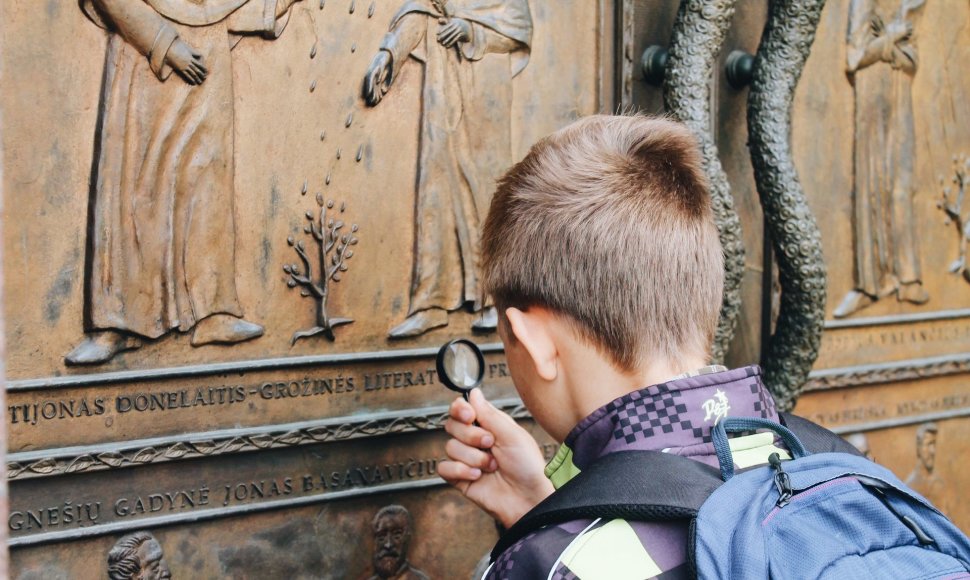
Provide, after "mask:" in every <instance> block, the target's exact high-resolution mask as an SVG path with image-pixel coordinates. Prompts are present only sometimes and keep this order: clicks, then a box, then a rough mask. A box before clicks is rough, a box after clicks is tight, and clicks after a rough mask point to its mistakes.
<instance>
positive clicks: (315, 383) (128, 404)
mask: <svg viewBox="0 0 970 580" xmlns="http://www.w3.org/2000/svg"><path fill="white" fill-rule="evenodd" d="M490 366H491V367H494V368H493V369H490V376H497V377H505V376H508V373H507V369H506V366H505V363H496V364H492V365H490ZM437 384H438V377H437V371H436V370H435V369H434V368H427V369H423V370H388V371H385V372H372V373H367V372H363V373H357V374H349V375H344V374H343V373H340V374H336V375H317V376H310V375H303V376H300V377H293V378H289V377H287V378H281V379H278V380H275V381H262V382H256V383H244V384H236V385H219V386H207V387H191V388H182V389H177V390H172V391H162V392H147V391H142V392H139V391H135V392H132V393H124V394H120V395H117V396H115V397H113V398H111V399H108V398H105V397H102V396H92V397H80V398H66V399H60V398H51V399H47V400H41V401H34V402H31V403H24V404H12V405H8V406H7V418H8V421H9V424H11V425H16V424H26V425H31V426H33V425H38V424H40V423H44V422H47V421H56V420H69V419H78V418H84V417H95V416H100V415H104V414H105V413H106V412H108V411H113V412H114V414H116V415H126V414H137V413H146V412H147V413H153V412H163V411H177V410H180V409H193V408H197V407H211V406H228V405H235V404H238V403H245V402H247V401H248V402H250V403H252V402H253V401H275V400H282V399H298V398H307V397H323V396H330V395H345V394H351V393H355V392H358V391H365V392H371V391H374V392H376V391H383V390H389V389H402V388H410V387H426V386H436V385H437Z"/></svg>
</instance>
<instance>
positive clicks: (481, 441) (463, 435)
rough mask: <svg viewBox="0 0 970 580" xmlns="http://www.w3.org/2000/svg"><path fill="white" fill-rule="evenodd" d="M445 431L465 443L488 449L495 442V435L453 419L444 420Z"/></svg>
mask: <svg viewBox="0 0 970 580" xmlns="http://www.w3.org/2000/svg"><path fill="white" fill-rule="evenodd" d="M445 431H446V432H447V433H448V434H449V435H451V436H452V437H454V438H455V439H457V440H459V441H461V442H462V443H464V444H465V445H470V446H472V447H478V448H479V449H488V448H489V447H491V446H492V445H494V444H495V436H494V435H492V434H491V433H489V432H488V431H486V430H485V429H482V428H481V427H476V426H474V425H469V424H467V423H463V422H461V421H455V420H454V419H448V420H447V421H445Z"/></svg>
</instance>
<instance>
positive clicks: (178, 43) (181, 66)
mask: <svg viewBox="0 0 970 580" xmlns="http://www.w3.org/2000/svg"><path fill="white" fill-rule="evenodd" d="M165 60H166V61H167V62H168V64H169V65H170V66H171V67H172V68H174V69H175V71H176V72H177V73H179V76H181V77H182V78H183V79H185V82H187V83H189V84H190V85H201V84H202V82H203V81H204V80H205V77H206V75H208V74H209V71H208V70H207V69H206V68H205V64H204V63H203V62H202V54H201V53H200V52H199V51H197V50H195V49H194V48H192V47H191V46H189V45H188V44H186V43H185V42H184V41H182V39H181V38H176V39H175V42H174V43H172V46H171V47H170V48H169V49H168V54H166V55H165Z"/></svg>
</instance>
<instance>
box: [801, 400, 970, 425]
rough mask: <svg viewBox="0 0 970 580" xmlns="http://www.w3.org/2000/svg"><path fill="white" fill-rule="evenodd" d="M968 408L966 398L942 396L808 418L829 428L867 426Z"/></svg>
mask: <svg viewBox="0 0 970 580" xmlns="http://www.w3.org/2000/svg"><path fill="white" fill-rule="evenodd" d="M968 407H970V394H965V393H964V394H954V395H944V396H938V397H933V398H918V399H908V400H904V401H899V402H898V403H896V404H895V405H885V404H882V403H873V404H869V405H861V406H854V407H847V408H844V409H834V410H826V411H821V412H817V413H814V414H811V415H810V416H809V418H810V419H811V420H812V421H815V422H816V423H820V424H822V425H826V426H829V427H837V426H841V425H854V424H859V423H869V422H874V421H880V420H883V419H891V418H893V417H912V416H919V415H924V414H927V413H938V412H942V411H949V410H953V409H965V408H968Z"/></svg>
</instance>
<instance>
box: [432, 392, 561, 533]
mask: <svg viewBox="0 0 970 580" xmlns="http://www.w3.org/2000/svg"><path fill="white" fill-rule="evenodd" d="M449 414H450V418H449V419H448V421H447V422H446V423H445V431H447V432H448V433H449V434H450V435H451V437H452V438H451V439H449V440H448V443H447V444H446V445H445V452H446V453H447V454H448V458H449V459H450V461H444V462H442V463H440V464H439V465H438V474H439V475H441V477H442V478H444V479H445V481H447V482H448V483H450V484H451V485H453V486H455V487H456V488H458V489H459V490H460V491H461V492H462V493H463V494H464V495H465V497H467V498H468V499H470V500H472V501H473V502H475V503H476V504H477V505H478V506H479V507H480V508H482V509H483V510H485V511H486V512H488V513H489V514H490V515H491V516H492V517H494V518H496V519H497V520H499V521H500V522H501V523H502V525H503V526H505V527H506V528H509V527H511V526H512V524H514V523H515V522H517V521H518V520H519V518H520V517H522V516H523V515H524V514H525V513H526V512H527V511H529V510H530V509H532V508H533V507H535V505H536V504H538V503H539V502H540V501H542V500H544V499H545V498H546V497H548V496H549V495H550V494H551V493H552V492H553V487H552V482H550V481H549V480H548V479H546V476H545V474H544V473H543V470H544V468H545V460H543V458H542V452H541V451H539V445H538V444H537V443H536V441H535V439H533V438H532V435H529V432H528V431H526V430H525V429H523V428H522V427H521V426H519V424H518V423H516V422H515V420H514V419H512V417H510V416H508V415H506V414H505V413H503V412H502V411H499V410H498V409H496V408H495V407H493V406H492V404H491V403H489V402H488V401H486V400H485V396H484V395H482V392H481V390H479V389H475V390H474V391H472V392H471V396H470V400H469V401H465V400H464V399H461V398H459V399H456V400H455V402H454V403H452V404H451V409H450V411H449ZM475 421H478V424H479V425H477V426H476V425H475V424H474V423H475Z"/></svg>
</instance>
